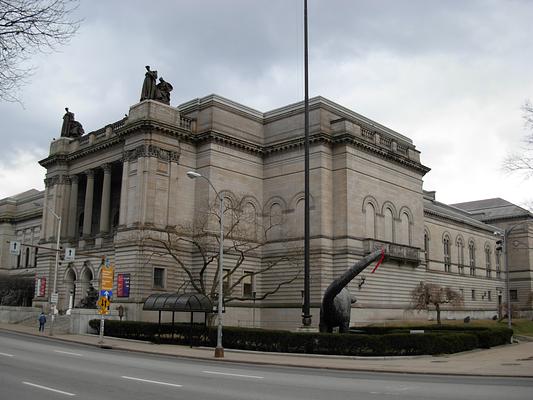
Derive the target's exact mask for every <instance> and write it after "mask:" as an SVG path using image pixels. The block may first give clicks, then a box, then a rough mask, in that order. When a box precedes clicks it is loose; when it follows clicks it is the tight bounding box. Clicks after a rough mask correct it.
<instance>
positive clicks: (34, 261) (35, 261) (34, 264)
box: [33, 247, 39, 267]
mask: <svg viewBox="0 0 533 400" xmlns="http://www.w3.org/2000/svg"><path fill="white" fill-rule="evenodd" d="M38 251H39V248H38V247H36V248H35V250H34V251H33V266H34V267H36V266H37V252H38Z"/></svg>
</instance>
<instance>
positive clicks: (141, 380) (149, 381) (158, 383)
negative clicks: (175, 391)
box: [122, 376, 182, 387]
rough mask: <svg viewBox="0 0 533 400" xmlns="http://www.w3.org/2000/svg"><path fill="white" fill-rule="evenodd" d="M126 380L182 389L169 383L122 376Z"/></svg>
mask: <svg viewBox="0 0 533 400" xmlns="http://www.w3.org/2000/svg"><path fill="white" fill-rule="evenodd" d="M122 378H124V379H131V380H132V381H139V382H147V383H155V384H157V385H166V386H174V387H182V385H178V384H176V383H168V382H160V381H151V380H150V379H141V378H134V377H132V376H122Z"/></svg>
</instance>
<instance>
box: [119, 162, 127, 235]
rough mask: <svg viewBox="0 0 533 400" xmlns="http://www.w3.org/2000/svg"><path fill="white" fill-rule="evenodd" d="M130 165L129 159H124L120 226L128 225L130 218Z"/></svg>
mask: <svg viewBox="0 0 533 400" xmlns="http://www.w3.org/2000/svg"><path fill="white" fill-rule="evenodd" d="M129 171H130V164H129V161H128V159H127V157H124V161H123V163H122V186H121V188H120V212H119V214H118V217H119V221H118V224H119V226H122V225H126V223H127V216H128V176H129Z"/></svg>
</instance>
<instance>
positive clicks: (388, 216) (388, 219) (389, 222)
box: [384, 208, 394, 242]
mask: <svg viewBox="0 0 533 400" xmlns="http://www.w3.org/2000/svg"><path fill="white" fill-rule="evenodd" d="M384 218H385V221H384V222H385V238H384V239H385V241H387V242H393V241H394V235H393V232H394V223H393V220H394V219H393V216H392V211H391V209H390V208H386V209H385V213H384Z"/></svg>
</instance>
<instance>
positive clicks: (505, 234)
mask: <svg viewBox="0 0 533 400" xmlns="http://www.w3.org/2000/svg"><path fill="white" fill-rule="evenodd" d="M524 224H525V222H521V223H519V224H515V225H513V226H511V227H510V228H505V229H504V230H503V232H501V231H500V232H494V233H495V234H497V235H498V236H500V237H501V238H502V249H503V262H504V263H505V287H506V288H505V291H506V292H507V293H506V297H507V327H508V328H509V329H512V324H513V320H512V315H511V283H510V278H509V275H510V273H509V255H508V253H509V252H508V249H507V246H508V240H509V235H510V234H511V232H512V231H514V230H515V229H516V228H518V227H519V226H522V225H524ZM511 341H512V339H511Z"/></svg>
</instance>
